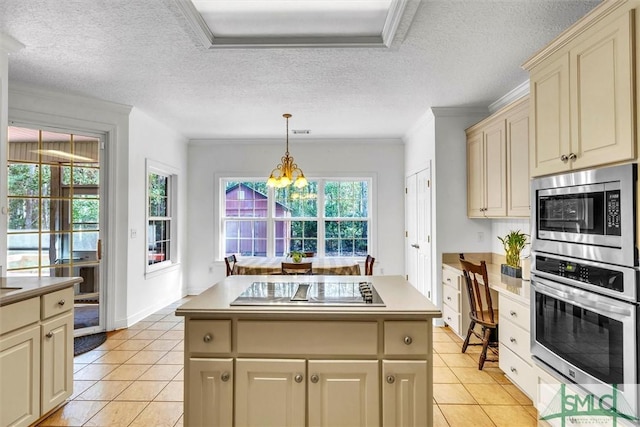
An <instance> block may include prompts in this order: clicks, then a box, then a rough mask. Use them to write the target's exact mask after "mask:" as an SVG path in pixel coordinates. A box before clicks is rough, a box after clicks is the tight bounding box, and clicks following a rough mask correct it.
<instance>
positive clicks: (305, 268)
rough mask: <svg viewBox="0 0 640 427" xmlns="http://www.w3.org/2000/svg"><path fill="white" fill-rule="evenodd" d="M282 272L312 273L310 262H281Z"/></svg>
mask: <svg viewBox="0 0 640 427" xmlns="http://www.w3.org/2000/svg"><path fill="white" fill-rule="evenodd" d="M281 270H282V274H313V268H312V266H311V263H310V262H283V263H282V264H281Z"/></svg>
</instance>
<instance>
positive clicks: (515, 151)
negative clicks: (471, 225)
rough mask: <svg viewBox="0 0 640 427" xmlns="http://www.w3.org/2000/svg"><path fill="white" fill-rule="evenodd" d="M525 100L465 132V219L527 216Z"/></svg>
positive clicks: (526, 121) (526, 111)
mask: <svg viewBox="0 0 640 427" xmlns="http://www.w3.org/2000/svg"><path fill="white" fill-rule="evenodd" d="M528 114H529V113H528V97H524V98H521V99H519V100H518V101H515V102H513V103H512V104H510V105H508V106H507V107H505V108H503V109H502V110H500V111H498V112H497V113H495V114H493V115H492V116H490V117H488V118H487V119H485V120H483V121H481V122H479V123H477V124H475V125H473V126H472V127H470V128H468V129H467V216H469V217H470V218H484V217H507V216H509V217H517V216H523V217H526V216H529V173H528V168H529V161H528V146H529V134H528V132H529V117H528Z"/></svg>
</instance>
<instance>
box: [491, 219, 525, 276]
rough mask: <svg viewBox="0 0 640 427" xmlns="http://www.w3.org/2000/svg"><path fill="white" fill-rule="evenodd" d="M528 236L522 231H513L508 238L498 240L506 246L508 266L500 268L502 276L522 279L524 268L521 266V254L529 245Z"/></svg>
mask: <svg viewBox="0 0 640 427" xmlns="http://www.w3.org/2000/svg"><path fill="white" fill-rule="evenodd" d="M527 237H528V235H526V234H524V233H522V232H521V231H520V230H517V231H511V232H509V233H508V234H507V235H506V236H504V237H500V236H498V240H500V241H501V242H502V244H503V245H504V251H505V253H506V261H507V263H506V264H502V265H501V266H500V269H501V272H502V274H506V275H507V276H511V277H522V268H521V266H520V253H521V252H522V250H523V249H524V247H525V246H526V245H527Z"/></svg>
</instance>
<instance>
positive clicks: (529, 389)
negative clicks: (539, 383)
mask: <svg viewBox="0 0 640 427" xmlns="http://www.w3.org/2000/svg"><path fill="white" fill-rule="evenodd" d="M499 359H500V362H499V364H500V369H502V371H503V372H504V373H505V375H506V376H507V377H508V378H509V379H510V380H511V382H513V383H514V384H515V385H517V386H518V387H519V388H520V389H521V390H522V391H523V392H525V394H527V396H529V398H530V399H531V400H534V399H535V396H536V377H535V375H534V371H533V367H532V366H531V365H529V364H528V363H526V362H525V361H524V360H522V359H521V358H520V357H518V355H517V354H515V353H514V352H512V351H511V350H509V349H508V348H506V347H501V348H500V358H499Z"/></svg>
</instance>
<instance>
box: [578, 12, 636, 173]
mask: <svg viewBox="0 0 640 427" xmlns="http://www.w3.org/2000/svg"><path fill="white" fill-rule="evenodd" d="M633 13H634V11H629V12H627V13H625V14H624V15H623V16H621V17H620V18H618V19H617V20H615V21H614V22H612V23H610V24H608V25H606V26H604V27H602V28H600V29H599V30H598V31H597V32H595V33H594V34H593V35H591V36H590V37H587V38H584V40H582V41H581V42H580V43H578V44H577V45H576V46H574V47H572V48H571V50H570V55H569V57H570V64H569V67H570V70H571V79H570V81H571V152H572V153H574V154H575V155H576V156H577V157H576V159H575V160H574V161H573V162H572V167H574V168H585V167H591V166H597V165H602V164H605V163H611V162H617V161H621V160H627V159H633V158H634V157H635V139H634V137H633V136H634V124H635V117H634V96H633V89H634V84H633V79H634V71H633V65H634V62H633V49H632V46H633V42H632V34H633V29H632V22H633V15H632V14H633Z"/></svg>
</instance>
